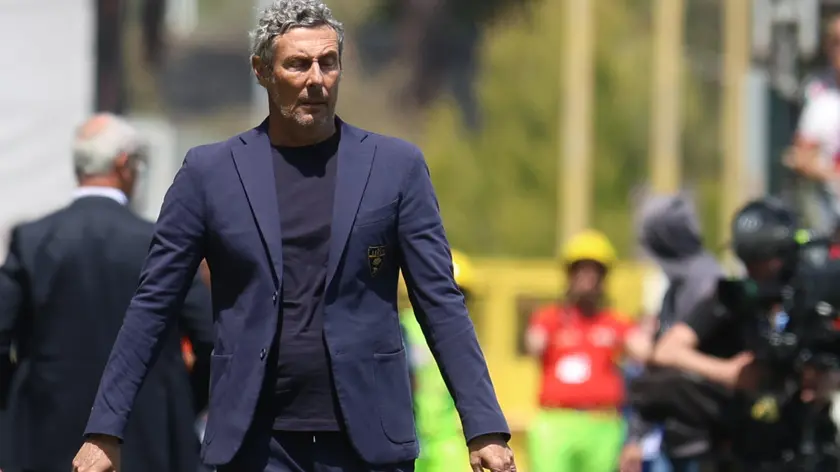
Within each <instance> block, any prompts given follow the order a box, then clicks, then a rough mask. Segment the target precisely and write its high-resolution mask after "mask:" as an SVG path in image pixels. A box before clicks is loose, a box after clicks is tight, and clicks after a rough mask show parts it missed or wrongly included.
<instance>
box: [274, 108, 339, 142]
mask: <svg viewBox="0 0 840 472" xmlns="http://www.w3.org/2000/svg"><path fill="white" fill-rule="evenodd" d="M333 134H335V118H334V117H333V118H330V119H329V120H327V121H325V122H324V123H323V124H318V125H313V126H301V125H300V124H298V123H296V122H295V121H294V120H289V119H287V118H281V117H278V116H277V114H271V115H269V118H268V138H269V140H270V141H271V144H273V145H275V146H284V147H301V146H311V145H313V144H318V143H320V142H322V141H326V140H327V139H329V137H330V136H332V135H333Z"/></svg>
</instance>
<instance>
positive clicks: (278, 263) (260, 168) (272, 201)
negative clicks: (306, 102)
mask: <svg viewBox="0 0 840 472" xmlns="http://www.w3.org/2000/svg"><path fill="white" fill-rule="evenodd" d="M267 126H268V120H267V119H266V121H263V123H262V124H261V125H260V126H258V127H257V128H254V129H253V130H251V131H250V132H248V133H245V134H244V135H243V136H242V141H243V142H244V143H243V144H239V145H236V146H234V147H233V150H232V153H233V161H234V163H235V165H236V170H237V172H239V179H240V180H241V181H242V186H243V187H244V188H245V193H246V194H247V196H248V203H249V204H250V205H251V211H252V212H253V215H254V219H255V220H256V222H257V228H258V229H259V232H260V235H261V236H262V239H263V243H264V244H265V247H266V250H267V252H268V257H269V259H270V260H271V263H272V268H273V271H274V283H275V284H276V285H277V286H278V287H279V285H280V277H281V274H282V273H283V248H282V243H283V239H282V237H281V234H280V209H279V205H278V203H277V181H276V180H275V178H274V163H273V162H272V153H271V141H269V139H268V134H267V132H266V130H267Z"/></svg>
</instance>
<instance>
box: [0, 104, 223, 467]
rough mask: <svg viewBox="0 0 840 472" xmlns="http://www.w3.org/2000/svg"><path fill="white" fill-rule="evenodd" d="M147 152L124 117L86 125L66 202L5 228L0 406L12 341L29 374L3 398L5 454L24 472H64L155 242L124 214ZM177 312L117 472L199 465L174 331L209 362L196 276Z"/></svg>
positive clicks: (206, 315)
mask: <svg viewBox="0 0 840 472" xmlns="http://www.w3.org/2000/svg"><path fill="white" fill-rule="evenodd" d="M145 148H146V146H145V144H144V142H143V140H142V139H141V138H140V136H139V134H138V133H137V132H136V131H135V130H134V129H133V128H132V127H131V126H130V125H129V124H128V123H127V122H125V121H124V120H122V119H120V118H118V117H116V116H113V115H109V114H103V115H97V116H95V117H93V118H92V119H90V120H89V121H88V122H87V123H85V124H84V125H83V126H82V127H81V128H80V129H79V132H78V135H77V137H76V141H75V144H74V165H75V171H76V175H77V177H78V181H79V188H78V189H77V191H76V193H75V195H74V201H73V202H72V203H71V204H70V205H69V206H67V207H66V208H64V209H61V210H59V211H57V212H55V213H53V214H51V215H48V216H46V217H45V218H42V219H40V220H38V221H35V222H32V223H27V224H24V225H21V226H19V227H17V228H15V229H14V230H13V232H12V235H11V243H10V247H9V255H8V258H7V260H6V262H5V264H4V265H3V266H2V268H0V400H3V399H5V397H7V396H8V394H9V390H10V388H9V386H10V384H12V382H11V379H10V376H11V375H10V372H11V369H10V360H9V353H10V346H11V344H12V343H13V342H14V343H15V344H16V345H17V348H18V354H19V358H20V361H21V362H22V363H23V364H27V367H28V368H27V369H26V371H27V373H26V375H25V378H19V379H16V380H15V382H14V385H16V387H15V388H14V389H13V391H12V392H11V393H12V395H11V396H12V401H11V405H12V411H11V413H12V414H13V416H14V425H15V427H14V438H13V440H14V441H16V444H15V445H14V450H15V453H16V454H17V455H18V456H19V457H17V461H16V462H19V467H21V468H22V470H24V471H31V472H53V471H55V472H67V471H68V470H70V469H71V461H72V459H73V455H74V454H75V452H76V451H77V450H78V449H79V447H80V446H81V444H82V442H83V440H84V439H83V436H82V435H83V432H84V429H85V424H86V422H87V419H88V415H89V413H90V409H91V407H92V405H93V400H94V396H95V395H96V391H97V387H98V385H99V379H100V377H101V376H102V371H103V369H104V367H105V363H106V361H107V360H108V355H109V353H110V351H111V346H112V345H113V343H114V339H115V338H116V336H117V333H118V332H119V329H120V326H121V325H122V321H123V316H124V315H125V311H126V308H127V307H128V304H129V302H130V301H131V297H132V295H133V294H134V291H135V289H136V288H137V283H138V279H139V276H140V269H141V266H142V265H143V261H144V259H145V256H146V252H147V251H148V248H149V243H150V241H151V237H152V223H150V222H147V221H144V220H142V219H141V218H140V217H138V216H136V215H135V214H133V213H132V212H131V211H130V209H129V208H128V207H127V206H126V204H127V203H128V200H129V198H130V197H131V194H132V189H133V187H134V182H135V180H136V178H137V175H138V173H139V172H140V171H141V167H142V164H143V162H144V151H145ZM181 312H182V316H181V317H180V318H179V322H178V323H177V324H180V325H181V326H174V324H176V323H173V326H169V327H168V330H167V331H168V334H167V335H166V336H165V337H166V341H165V342H163V343H162V345H161V347H160V349H158V350H156V352H155V355H154V357H153V358H152V359H151V361H150V365H152V368H151V369H150V371H149V374H148V376H147V378H146V380H145V382H144V384H143V387H142V388H141V390H140V393H139V396H138V400H137V406H136V407H135V408H136V410H135V411H134V412H133V413H134V414H133V415H132V416H131V420H130V421H129V422H128V426H127V431H126V446H125V448H124V450H123V468H122V469H121V470H123V471H125V472H132V471H137V472H149V471H155V472H167V471H171V472H192V471H195V470H197V468H198V462H199V461H198V446H199V444H198V439H197V436H196V434H195V432H194V430H193V422H194V420H195V408H194V406H193V404H192V403H193V400H192V399H193V396H192V393H191V391H190V390H191V389H190V381H189V377H188V375H187V370H186V366H185V364H184V362H183V360H182V358H181V351H180V344H179V335H180V334H181V333H184V332H186V333H188V334H189V336H190V340H191V342H192V345H193V348H194V350H195V353H196V360H197V362H209V353H210V350H211V349H212V339H213V324H212V315H211V308H210V306H209V293H208V291H207V288H206V287H205V286H204V285H203V284H202V283H201V282H200V281H198V279H196V281H195V282H194V283H193V286H192V289H191V290H190V292H189V295H188V296H187V298H186V301H185V303H184V305H183V307H182V310H181ZM179 328H180V329H179ZM205 388H206V387H205ZM2 403H5V402H2ZM129 437H130V439H129Z"/></svg>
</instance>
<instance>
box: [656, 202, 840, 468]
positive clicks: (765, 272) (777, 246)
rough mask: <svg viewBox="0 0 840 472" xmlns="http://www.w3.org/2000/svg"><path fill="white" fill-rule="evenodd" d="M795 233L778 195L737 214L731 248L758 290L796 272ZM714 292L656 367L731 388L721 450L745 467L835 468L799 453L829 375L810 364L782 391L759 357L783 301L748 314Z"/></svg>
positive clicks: (659, 350) (663, 349) (682, 325)
mask: <svg viewBox="0 0 840 472" xmlns="http://www.w3.org/2000/svg"><path fill="white" fill-rule="evenodd" d="M796 230H797V221H796V217H795V215H794V214H793V212H792V211H790V210H789V209H788V208H787V207H786V206H785V205H783V204H782V203H781V202H780V201H778V200H776V199H772V198H765V199H762V200H757V201H753V202H750V203H748V204H747V205H746V206H744V207H743V208H742V209H741V210H740V211H739V212H737V214H736V216H735V218H734V220H733V223H732V237H733V246H734V249H735V253H736V255H737V256H738V257H739V259H741V261H742V262H743V263H744V266H745V268H746V270H747V273H748V276H749V279H751V280H752V281H753V282H754V283H755V286H756V287H757V291H758V293H759V294H779V293H781V291H782V287H784V286H785V285H786V283H787V282H788V280H790V278H791V277H792V276H793V273H792V272H793V266H795V264H792V261H795V258H796V257H797V255H798V253H797V250H798V247H797V246H796V244H795V242H794V237H793V235H794V234H795V232H796ZM717 292H718V293H716V294H715V296H713V297H710V298H709V299H708V300H707V302H705V303H703V304H701V305H700V306H698V308H697V309H696V310H694V312H693V313H691V314H690V315H689V316H688V317H687V318H685V319H684V320H682V321H681V322H678V323H676V324H675V325H674V326H673V327H672V328H671V329H669V330H668V331H667V332H666V333H665V334H664V335H663V336H662V338H661V339H660V341H659V342H658V343H657V345H656V347H655V349H654V354H653V359H652V361H653V364H655V365H658V366H662V367H671V368H675V369H678V370H680V371H682V372H684V373H687V374H689V375H696V376H700V377H702V378H705V379H707V380H710V381H712V382H715V383H717V384H719V385H721V386H723V387H725V388H726V391H727V392H729V393H728V395H726V397H725V398H726V401H725V405H724V406H722V408H721V409H720V411H719V413H720V418H719V421H718V422H717V424H716V425H715V426H716V428H715V429H716V430H717V435H718V444H720V445H721V446H719V447H720V448H721V449H722V451H723V450H726V449H728V450H729V451H728V452H730V453H731V455H732V456H733V457H734V458H735V459H736V461H737V462H739V463H741V464H743V466H744V470H747V471H762V472H764V471H773V472H776V471H785V472H786V471H789V470H790V471H798V470H809V471H810V470H815V471H823V470H837V469H836V468H834V469H825V468H819V467H817V466H814V467H813V468H812V467H805V468H802V466H801V463H800V462H799V456H798V454H799V452H797V451H799V445H800V440H801V437H800V434H799V433H800V432H801V431H802V427H801V420H802V418H803V417H804V415H805V412H806V407H808V406H814V405H818V406H819V407H821V405H823V404H825V403H827V397H828V395H827V392H826V390H827V389H825V388H820V387H819V386H820V384H823V385H824V384H825V379H826V376H825V375H823V374H822V373H821V372H818V371H817V370H814V369H805V370H803V371H802V372H801V377H800V378H799V379H796V380H795V381H794V382H793V384H794V385H793V390H795V391H791V392H783V391H782V390H784V389H785V388H787V389H788V390H790V383H788V384H787V386H786V387H784V388H781V387H780V388H777V387H779V386H778V385H777V384H774V385H773V386H772V387H770V386H769V384H768V379H770V378H778V376H777V375H776V373H774V372H773V371H772V369H773V368H774V367H773V366H771V365H770V364H769V363H767V362H766V361H765V360H764V359H763V358H761V359H756V355H755V352H753V351H752V349H753V347H754V341H755V335H756V333H758V332H759V331H760V329H761V328H760V325H761V322H762V321H763V322H764V323H765V324H770V325H772V323H773V322H778V321H782V318H779V317H780V316H785V317H786V316H787V314H786V313H784V312H783V311H781V306H780V303H779V302H772V303H768V304H765V305H762V306H764V307H765V308H766V309H764V310H763V312H764V313H763V314H765V315H766V317H757V316H750V315H752V313H739V312H735V311H733V310H732V309H731V308H727V307H725V306H723V304H722V302H721V299H722V294H721V293H720V289H719V290H718V291H717ZM770 298H772V297H770ZM763 299H769V298H767V297H765V298H763ZM774 316H775V318H774ZM761 318H765V319H764V320H762V319H761ZM768 322H769V323H768ZM771 389H772V390H771ZM822 416H825V417H826V419H827V415H822ZM822 423H824V422H822ZM830 436H831V437H832V439H833V435H830ZM724 445H725V446H724ZM812 465H813V464H812Z"/></svg>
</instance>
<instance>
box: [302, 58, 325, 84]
mask: <svg viewBox="0 0 840 472" xmlns="http://www.w3.org/2000/svg"><path fill="white" fill-rule="evenodd" d="M306 85H307V86H309V87H318V86H321V85H324V73H323V71H321V66H320V65H319V64H318V63H317V62H313V63H312V67H310V68H309V77H308V78H307V81H306Z"/></svg>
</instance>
